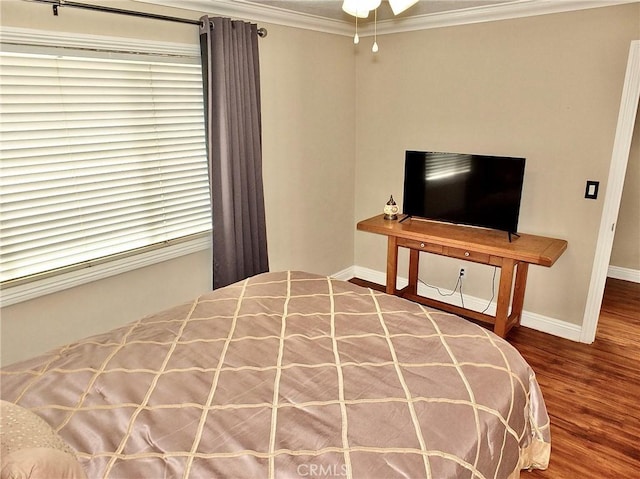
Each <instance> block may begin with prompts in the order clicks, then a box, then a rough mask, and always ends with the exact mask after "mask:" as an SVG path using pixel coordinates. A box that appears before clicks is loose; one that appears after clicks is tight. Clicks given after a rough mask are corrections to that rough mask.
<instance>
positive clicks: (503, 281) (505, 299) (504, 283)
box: [493, 258, 515, 338]
mask: <svg viewBox="0 0 640 479" xmlns="http://www.w3.org/2000/svg"><path fill="white" fill-rule="evenodd" d="M514 268H515V261H514V260H512V259H507V258H505V259H504V260H503V262H502V267H501V270H500V286H499V287H498V303H497V307H496V322H495V324H494V327H493V332H494V333H496V334H497V335H498V336H500V337H501V338H504V337H505V336H506V335H507V322H508V320H509V304H510V303H511V286H512V284H513V270H514Z"/></svg>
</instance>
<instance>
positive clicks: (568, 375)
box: [509, 278, 640, 479]
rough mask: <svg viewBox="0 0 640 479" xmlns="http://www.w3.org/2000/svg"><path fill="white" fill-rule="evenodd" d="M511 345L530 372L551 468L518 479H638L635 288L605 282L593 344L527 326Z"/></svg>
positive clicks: (639, 312) (639, 317) (639, 333)
mask: <svg viewBox="0 0 640 479" xmlns="http://www.w3.org/2000/svg"><path fill="white" fill-rule="evenodd" d="M509 341H510V342H511V343H512V344H513V345H514V346H515V347H516V348H518V350H519V351H520V353H521V354H522V356H524V358H525V359H526V360H527V361H528V362H529V364H531V366H532V367H533V369H534V371H535V372H536V376H537V378H538V382H539V383H540V388H541V389H542V393H543V395H544V398H545V402H546V404H547V410H548V411H549V416H550V417H551V462H550V464H549V469H547V470H546V471H532V472H530V473H528V472H523V473H522V474H521V477H522V478H523V479H524V478H527V479H538V478H545V479H546V478H553V479H575V478H612V479H613V478H620V479H626V478H632V477H640V284H636V283H630V282H627V281H621V280H615V279H611V278H609V279H607V285H606V288H605V296H604V299H603V304H602V309H601V312H600V318H599V321H598V332H597V334H596V341H595V342H594V343H593V344H591V345H587V344H581V343H575V342H572V341H568V340H564V339H560V338H556V337H554V336H549V335H547V334H544V333H540V332H538V331H533V330H530V329H527V328H518V329H515V330H513V331H512V334H511V335H510V336H509Z"/></svg>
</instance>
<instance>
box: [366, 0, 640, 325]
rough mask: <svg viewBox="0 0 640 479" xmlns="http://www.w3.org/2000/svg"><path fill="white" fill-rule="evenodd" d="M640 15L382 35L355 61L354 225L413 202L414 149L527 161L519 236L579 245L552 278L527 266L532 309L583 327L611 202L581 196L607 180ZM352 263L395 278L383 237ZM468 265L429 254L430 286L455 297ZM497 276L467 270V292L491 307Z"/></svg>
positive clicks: (604, 13) (617, 11) (602, 14)
mask: <svg viewBox="0 0 640 479" xmlns="http://www.w3.org/2000/svg"><path fill="white" fill-rule="evenodd" d="M639 15H640V5H639V4H634V5H625V6H618V7H611V8H597V9H591V10H584V11H578V12H572V13H563V14H554V15H543V16H538V17H530V18H524V19H516V20H505V21H499V22H492V23H484V24H477V25H467V26H460V27H451V28H440V29H433V30H427V31H421V32H413V33H403V34H395V35H389V36H384V37H382V38H380V39H379V40H378V43H379V45H380V53H379V54H378V55H377V56H372V55H370V54H360V55H358V60H357V70H356V71H357V90H356V98H357V117H356V124H357V138H358V140H357V152H356V179H357V181H356V218H358V219H362V218H366V217H369V216H371V215H373V214H376V213H378V212H380V211H381V208H382V205H383V203H384V202H385V201H386V199H387V198H388V197H389V194H390V193H393V194H394V196H395V197H396V198H397V199H398V200H399V203H400V204H401V203H402V176H403V155H404V151H405V150H406V149H425V150H436V151H456V152H467V153H480V154H496V155H515V156H524V157H526V158H527V165H526V173H525V184H524V191H523V197H522V207H521V215H520V223H519V226H520V228H519V229H520V231H522V232H526V233H533V234H541V235H547V236H553V237H558V238H564V239H566V240H568V243H569V247H568V250H567V251H566V253H565V254H564V255H563V256H562V257H561V258H560V259H559V260H558V262H557V263H556V264H555V265H554V266H553V267H552V268H551V269H547V268H543V267H533V268H530V270H529V281H528V285H527V294H526V298H525V310H527V311H529V312H532V313H536V314H538V315H543V316H545V317H549V318H554V319H558V320H562V321H566V322H569V323H573V324H576V325H579V324H581V323H582V319H583V314H584V309H585V303H586V297H587V290H588V286H589V280H590V277H591V268H592V264H593V258H594V253H595V246H596V240H597V234H598V227H599V223H600V216H601V213H602V205H603V199H604V193H606V192H605V191H601V193H602V194H601V195H600V197H599V199H598V200H596V201H593V200H586V199H584V189H585V182H586V180H588V179H589V180H599V181H600V184H601V185H606V180H607V175H608V169H609V162H610V158H611V152H612V147H613V138H614V132H615V127H616V120H617V115H618V109H619V106H620V95H621V92H622V85H623V81H624V75H625V69H626V62H627V56H628V50H629V44H630V42H631V41H632V40H634V39H637V38H638V37H639V36H640V31H639V24H638V18H639ZM381 132H384V134H382V133H381ZM405 261H406V260H405ZM355 263H356V264H358V265H360V266H364V267H368V268H372V269H374V270H379V271H384V269H385V240H384V238H381V237H376V236H375V235H371V234H367V233H360V232H359V233H357V234H356V256H355ZM424 263H427V264H426V265H425V264H424ZM458 264H459V263H458V262H457V261H453V260H447V259H446V258H442V259H440V258H434V257H429V258H428V260H425V261H423V263H422V264H421V271H420V276H421V279H423V280H425V281H427V282H430V283H436V284H440V285H443V286H445V287H446V286H449V287H451V288H452V287H453V285H454V284H455V279H456V276H457V266H458ZM491 274H492V269H491V268H490V267H486V266H476V265H471V266H469V268H468V270H467V275H466V281H465V292H466V293H468V294H470V295H473V296H476V297H480V298H487V299H488V298H489V297H490V296H491ZM404 275H405V276H406V273H405V274H404Z"/></svg>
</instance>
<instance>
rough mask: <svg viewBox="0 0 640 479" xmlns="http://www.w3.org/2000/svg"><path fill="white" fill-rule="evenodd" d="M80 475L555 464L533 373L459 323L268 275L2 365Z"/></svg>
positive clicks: (445, 472) (20, 399) (372, 474)
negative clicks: (69, 452)
mask: <svg viewBox="0 0 640 479" xmlns="http://www.w3.org/2000/svg"><path fill="white" fill-rule="evenodd" d="M0 379H1V381H2V389H1V396H2V399H3V400H7V401H11V402H14V403H16V404H19V405H21V406H23V407H25V408H28V409H30V410H31V411H33V412H34V413H36V414H37V415H38V416H40V417H42V418H43V419H44V420H45V421H46V422H47V423H48V424H49V425H50V426H52V428H53V429H54V430H55V431H56V432H57V433H58V434H59V436H60V437H62V438H63V439H64V440H65V441H66V442H67V443H68V444H69V445H70V446H71V447H72V448H73V449H74V450H75V451H76V453H77V456H78V458H79V461H80V462H81V464H82V466H83V467H84V469H85V471H86V473H87V476H88V477H89V478H133V477H146V478H186V477H194V478H204V477H206V478H215V477H220V478H244V477H246V478H300V477H347V478H351V477H353V478H377V477H385V478H387V477H406V478H412V479H417V478H433V479H447V478H517V477H519V474H520V470H521V469H526V468H545V467H546V466H547V464H548V461H549V453H550V433H549V418H548V415H547V412H546V409H545V405H544V400H543V397H542V395H541V392H540V389H539V386H538V383H537V381H536V378H535V374H534V372H533V371H532V369H531V368H530V366H529V365H528V364H527V363H526V362H525V361H524V360H523V358H522V357H521V355H520V354H519V353H518V352H517V350H516V349H515V348H513V347H512V346H511V345H510V344H509V343H508V342H506V341H505V340H503V339H500V338H499V337H497V336H496V335H494V334H493V333H492V332H490V331H488V330H486V329H484V328H482V327H481V326H478V325H476V324H474V323H471V322H468V321H466V320H464V319H462V318H459V317H457V316H454V315H451V314H448V313H444V312H440V311H437V310H434V309H430V308H427V307H424V306H422V305H419V304H416V303H413V302H410V301H407V300H404V299H401V298H398V297H395V296H390V295H387V294H384V293H380V292H376V291H373V290H370V289H366V288H362V287H359V286H356V285H354V284H351V283H349V282H344V281H339V280H336V279H333V278H330V277H324V276H319V275H314V274H309V273H304V272H296V271H286V272H275V273H265V274H261V275H257V276H254V277H251V278H249V279H247V280H244V281H241V282H239V283H236V284H233V285H230V286H227V287H225V288H221V289H218V290H215V291H213V292H210V293H207V294H204V295H202V296H201V297H199V298H197V299H196V300H194V301H192V302H190V303H186V304H182V305H179V306H176V307H174V308H171V309H169V310H166V311H163V312H161V313H158V314H154V315H151V316H148V317H145V318H142V319H140V320H138V321H135V322H133V323H131V324H128V325H126V326H125V327H122V328H118V329H115V330H113V331H110V332H108V333H105V334H102V335H98V336H93V337H90V338H87V339H84V340H82V341H79V342H76V343H73V344H70V345H67V346H65V347H62V348H60V349H57V350H55V351H52V352H49V353H47V354H44V355H42V356H39V357H37V358H34V359H31V360H28V361H24V362H20V363H16V364H13V365H10V366H8V367H5V368H3V369H2V370H0Z"/></svg>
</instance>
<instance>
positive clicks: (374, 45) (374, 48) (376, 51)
mask: <svg viewBox="0 0 640 479" xmlns="http://www.w3.org/2000/svg"><path fill="white" fill-rule="evenodd" d="M371 51H372V52H373V53H378V42H373V46H372V47H371Z"/></svg>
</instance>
